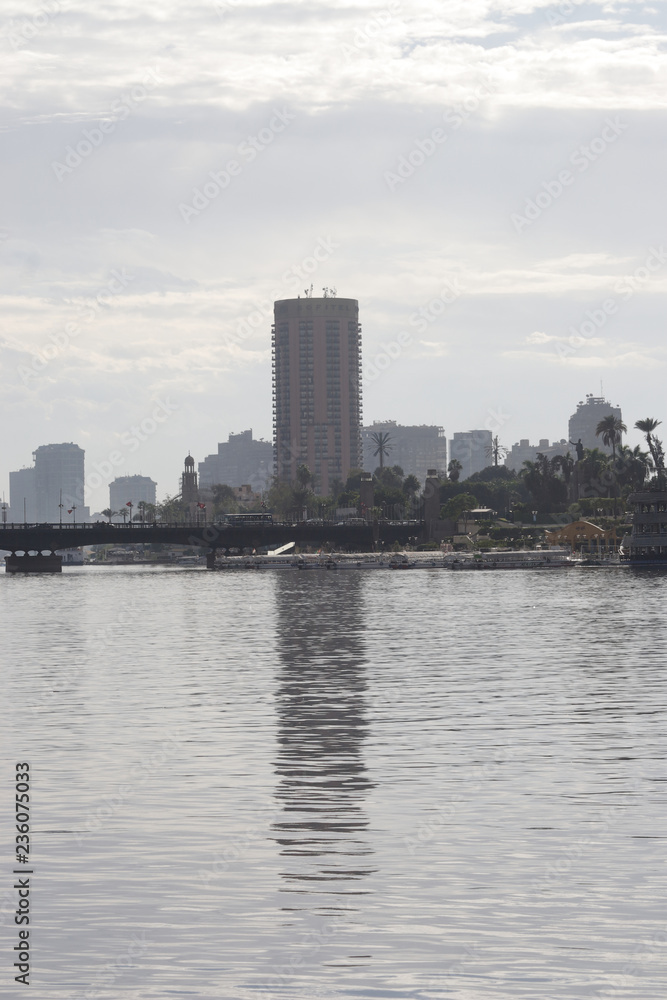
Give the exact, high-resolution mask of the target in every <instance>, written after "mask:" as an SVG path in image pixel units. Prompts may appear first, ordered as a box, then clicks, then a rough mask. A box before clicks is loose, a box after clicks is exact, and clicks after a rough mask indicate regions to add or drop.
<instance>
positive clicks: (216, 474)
mask: <svg viewBox="0 0 667 1000" xmlns="http://www.w3.org/2000/svg"><path fill="white" fill-rule="evenodd" d="M272 474H273V445H272V444H271V442H270V441H264V440H259V441H257V440H253V436H252V429H251V430H249V431H241V433H240V434H230V435H229V440H228V441H223V442H222V443H221V444H219V445H218V453H217V455H207V456H206V458H205V459H204V461H203V462H200V463H199V485H200V487H201V488H202V489H206V488H210V487H211V486H216V485H217V484H223V483H224V484H226V485H227V486H233V487H235V488H236V487H238V486H245V485H249V486H252V488H253V490H254V491H255V492H261V491H262V490H264V489H266V488H267V486H268V484H269V480H270V479H271V476H272Z"/></svg>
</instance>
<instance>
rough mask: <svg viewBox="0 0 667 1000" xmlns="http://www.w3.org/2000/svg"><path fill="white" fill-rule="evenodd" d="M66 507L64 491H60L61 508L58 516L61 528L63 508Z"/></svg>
mask: <svg viewBox="0 0 667 1000" xmlns="http://www.w3.org/2000/svg"><path fill="white" fill-rule="evenodd" d="M64 506H65V504H64V503H63V491H62V489H61V491H60V503H59V504H58V508H59V510H58V514H59V516H60V527H61V528H62V526H63V507H64Z"/></svg>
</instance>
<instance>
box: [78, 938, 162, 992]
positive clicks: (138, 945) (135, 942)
mask: <svg viewBox="0 0 667 1000" xmlns="http://www.w3.org/2000/svg"><path fill="white" fill-rule="evenodd" d="M149 945H150V942H149V941H147V940H146V932H145V931H141V933H139V934H137V932H136V931H135V932H134V933H133V934H132V936H131V938H130V940H129V941H128V944H127V947H126V948H125V951H123V952H121V953H120V954H119V955H116V957H115V958H114V960H113V961H112V962H107V964H106V965H104V966H103V967H102V968H101V969H100V970H99V972H97V973H96V974H95V977H94V979H92V980H91V982H90V984H89V985H88V986H87V987H86V989H85V990H83V991H79V992H78V993H72V994H70V1000H95V998H96V997H101V996H108V993H107V992H106V991H107V990H108V989H109V988H110V987H112V986H113V985H114V984H115V982H116V980H117V979H120V978H121V977H122V976H123V975H125V973H126V971H127V970H128V969H134V968H136V963H135V959H137V958H141V956H142V955H143V954H144V952H145V951H146V949H147V948H148V947H149Z"/></svg>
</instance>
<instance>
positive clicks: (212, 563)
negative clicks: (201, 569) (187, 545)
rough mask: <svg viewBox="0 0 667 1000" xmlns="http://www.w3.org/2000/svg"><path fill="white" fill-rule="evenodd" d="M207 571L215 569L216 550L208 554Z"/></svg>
mask: <svg viewBox="0 0 667 1000" xmlns="http://www.w3.org/2000/svg"><path fill="white" fill-rule="evenodd" d="M206 569H215V549H212V550H211V551H210V552H207V553H206Z"/></svg>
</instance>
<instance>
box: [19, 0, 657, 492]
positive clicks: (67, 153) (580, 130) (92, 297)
mask: <svg viewBox="0 0 667 1000" xmlns="http://www.w3.org/2000/svg"><path fill="white" fill-rule="evenodd" d="M3 12H4V14H5V21H4V24H3V26H2V29H1V38H0V44H1V45H2V59H0V74H1V75H2V78H3V79H2V84H3V85H2V93H3V95H4V98H3V104H4V107H3V131H2V146H3V151H2V153H3V155H2V159H1V163H2V167H1V169H2V171H3V178H2V180H3V183H2V190H3V195H4V197H3V210H2V211H3V215H2V217H1V218H0V255H1V260H2V279H1V288H2V294H3V297H4V301H3V308H2V316H3V319H2V335H1V350H2V365H3V374H4V378H3V389H4V391H3V393H2V426H3V430H4V433H3V448H2V462H0V467H1V468H0V473H1V478H0V488H2V489H4V490H5V491H6V492H7V491H8V472H9V470H10V469H16V468H20V467H22V466H24V465H29V464H30V463H31V453H32V451H33V450H34V449H35V448H36V447H37V446H38V445H40V444H48V443H52V442H61V441H74V442H76V443H78V444H79V445H81V446H82V447H83V448H85V449H86V465H87V474H88V476H91V475H92V474H93V473H94V472H95V468H96V465H98V466H99V468H100V469H101V472H100V474H99V475H98V476H97V478H96V479H95V478H94V479H93V481H92V484H93V485H95V486H97V489H96V490H89V491H88V493H87V502H89V503H90V505H91V509H93V510H99V509H100V508H102V507H104V506H106V505H107V504H108V490H107V489H106V484H107V483H108V481H109V480H110V479H112V478H114V476H115V475H125V474H135V473H142V474H144V475H150V476H152V478H153V479H155V480H157V482H158V496H159V497H160V498H161V497H163V496H164V495H165V494H167V493H171V494H173V493H174V492H176V491H177V490H178V477H179V473H180V471H181V469H182V465H183V458H184V456H185V455H186V454H187V452H188V451H190V452H191V453H192V455H193V456H194V457H195V459H196V460H197V461H200V460H201V459H203V458H204V457H205V456H206V455H207V454H209V453H211V452H214V451H215V450H216V447H217V442H218V441H223V440H226V439H227V436H228V434H229V433H230V431H231V432H238V431H241V430H244V429H246V428H248V427H252V429H253V432H254V434H255V436H256V437H262V436H263V437H265V438H267V439H270V438H271V434H272V426H271V353H270V326H271V319H272V312H271V306H272V302H273V299H274V298H289V297H292V296H294V295H296V294H299V293H301V294H303V290H304V289H305V288H306V287H309V286H310V284H311V282H312V284H313V286H314V294H315V295H318V294H322V288H323V287H328V288H336V289H337V290H338V294H339V295H341V296H344V297H350V298H356V299H358V300H359V309H360V318H361V322H362V327H363V350H364V358H365V385H364V422H365V423H370V422H371V421H372V420H375V419H395V420H397V421H399V422H401V423H429V424H441V425H443V426H444V427H445V428H446V431H447V436H448V437H449V436H451V434H452V432H453V431H457V430H468V429H471V428H473V427H484V426H487V427H489V428H490V429H492V430H494V432H496V431H497V433H498V434H499V437H500V440H501V442H502V443H503V444H505V445H507V446H511V445H512V444H513V443H514V442H515V441H518V440H519V439H520V438H530V439H531V440H532V441H534V440H537V439H538V438H541V437H548V438H550V439H554V438H556V439H559V438H561V437H564V436H566V434H567V419H568V417H569V415H570V414H571V413H572V412H573V410H574V408H575V406H576V403H577V401H578V400H580V399H583V398H584V396H585V394H586V393H588V392H592V393H595V394H599V392H600V388H601V383H602V390H603V392H604V395H605V396H607V397H608V398H609V400H610V402H612V403H613V404H619V405H620V406H621V407H622V410H623V417H624V419H625V421H626V423H627V424H628V426H630V425H631V424H632V423H634V421H635V420H636V419H638V418H641V417H645V416H656V417H658V418H659V419H663V420H664V421H665V424H666V426H667V406H666V402H667V401H666V399H665V392H664V386H665V372H666V368H665V362H666V360H667V341H666V340H665V337H664V317H665V302H666V293H667V227H666V225H665V223H666V208H665V205H666V199H665V187H666V178H667V152H666V148H667V147H666V143H665V120H666V119H665V105H666V103H667V58H666V53H665V48H666V46H665V40H666V37H667V31H666V29H667V15H666V12H665V4H664V3H658V2H655V3H649V4H647V3H643V2H638V0H626V2H623V3H620V2H616V0H608V2H598V3H577V2H563V3H561V4H560V5H559V4H551V3H546V2H541V0H537V2H531V0H515V2H512V0H466V2H465V3H464V2H462V0H457V2H447V0H414V2H406V0H389V2H379V3H372V2H368V3H364V4H360V5H354V4H351V3H345V2H343V0H317V2H312V3H311V2H299V0H292V2H285V3H281V2H274V3H269V4H265V3H261V2H257V0H227V2H222V0H221V2H219V3H218V4H215V3H201V4H196V3H194V4H191V5H188V6H187V9H186V6H185V5H183V4H182V3H178V4H177V3H174V2H173V0H160V3H157V2H153V0H146V2H144V3H143V4H140V5H137V4H135V3H132V4H130V3H124V2H122V0H116V2H111V3H107V4H104V3H100V4H95V5H91V4H90V3H83V2H82V0H71V2H70V0H46V2H45V3H43V4H42V5H41V6H40V5H39V3H35V4H34V5H33V4H30V5H26V4H25V3H24V2H19V0H16V2H15V0H5V3H4V4H3ZM399 337H400V340H399ZM160 404H161V405H162V409H160V410H158V409H157V408H158V407H159V406H160ZM142 426H143V430H141V428H142ZM133 428H139V434H137V433H136V432H135V431H134V430H133ZM140 439H142V440H140ZM629 439H630V442H631V443H636V442H638V441H639V440H640V438H639V436H637V435H636V432H635V434H632V435H630V436H629ZM110 455H112V456H113V459H112V461H111V462H109V456H110ZM105 463H107V464H106V465H105ZM109 465H111V467H112V471H111V473H110V474H109V472H108V471H107V470H108V468H109ZM98 480H99V484H98ZM7 495H8V494H7Z"/></svg>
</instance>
